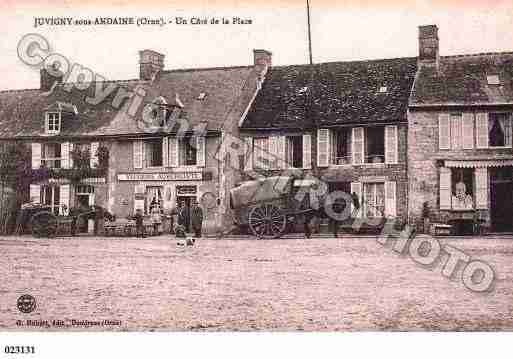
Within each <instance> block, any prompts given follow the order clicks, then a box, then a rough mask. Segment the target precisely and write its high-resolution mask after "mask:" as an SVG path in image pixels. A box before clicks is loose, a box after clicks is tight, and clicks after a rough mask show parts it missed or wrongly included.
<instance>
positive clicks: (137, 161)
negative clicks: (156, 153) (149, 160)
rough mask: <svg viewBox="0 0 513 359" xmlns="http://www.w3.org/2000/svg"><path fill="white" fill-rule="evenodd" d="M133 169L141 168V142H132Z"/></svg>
mask: <svg viewBox="0 0 513 359" xmlns="http://www.w3.org/2000/svg"><path fill="white" fill-rule="evenodd" d="M133 151H134V168H143V141H134V142H133Z"/></svg>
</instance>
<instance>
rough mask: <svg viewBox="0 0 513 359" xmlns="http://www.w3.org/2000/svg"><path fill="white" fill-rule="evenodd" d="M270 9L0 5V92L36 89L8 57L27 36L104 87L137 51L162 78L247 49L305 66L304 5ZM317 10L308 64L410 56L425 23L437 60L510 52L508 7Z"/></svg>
mask: <svg viewBox="0 0 513 359" xmlns="http://www.w3.org/2000/svg"><path fill="white" fill-rule="evenodd" d="M272 1H273V0H268V1H267V2H266V3H265V4H264V5H260V6H258V7H257V6H256V5H248V4H247V3H241V2H239V1H236V0H224V2H223V4H222V5H219V4H218V5H216V4H215V3H214V2H212V1H208V0H205V1H203V2H202V3H200V2H197V3H196V5H194V6H191V5H176V4H175V6H172V5H169V4H163V3H160V4H154V5H153V4H152V0H147V1H145V2H143V3H144V5H130V6H127V5H122V3H121V4H119V5H118V6H116V7H112V6H106V5H100V4H94V5H90V6H87V5H71V4H68V5H67V6H65V5H60V6H59V7H57V6H51V5H44V4H41V5H14V2H13V3H10V4H7V3H4V4H3V7H2V5H1V0H0V11H1V13H0V29H1V33H2V36H1V37H0V74H1V76H0V90H2V89H18V88H37V87H39V72H37V71H35V70H34V69H32V68H30V67H28V66H26V65H24V64H23V63H21V61H19V59H18V58H17V55H16V48H17V44H18V41H19V40H20V39H21V37H22V36H23V35H25V34H27V33H31V32H32V33H38V34H41V35H43V36H45V37H46V38H47V39H48V41H49V42H50V44H51V45H52V47H53V50H54V51H57V52H59V53H61V54H64V55H66V56H67V57H68V58H69V59H70V60H71V61H74V62H79V63H80V64H82V65H84V66H87V67H90V68H91V69H93V70H94V71H95V72H97V73H100V74H102V75H104V76H105V77H106V78H108V79H130V78H137V76H138V64H137V62H138V51H139V50H141V49H144V48H150V49H154V50H157V51H159V52H162V53H164V54H165V55H166V59H165V63H166V69H174V68H191V67H210V66H233V65H249V64H251V63H252V61H253V60H252V49H253V48H265V49H268V50H270V51H272V52H273V63H274V64H275V65H284V64H297V63H306V62H307V59H308V53H307V40H306V39H307V37H306V10H305V2H306V0H305V1H302V0H289V1H288V2H281V3H272ZM320 1H323V0H311V8H312V35H313V54H314V62H324V61H342V60H364V59H378V58H391V57H405V56H416V55H417V27H418V25H425V24H437V25H438V26H439V27H440V42H441V54H442V55H452V54H464V53H477V52H491V51H512V50H513V1H511V0H509V1H502V0H495V1H492V2H488V3H485V2H484V1H483V2H482V4H479V2H480V0H471V1H470V3H471V4H472V5H466V4H465V1H463V0H447V1H443V0H438V1H436V3H435V5H433V3H432V2H429V1H424V0H416V1H410V2H408V4H406V3H401V2H400V1H398V0H387V1H388V3H386V2H381V3H379V5H376V4H374V5H372V4H371V2H372V1H371V2H369V1H368V0H367V1H368V2H367V4H362V3H355V2H354V0H352V1H348V0H345V2H344V3H342V1H344V0H341V1H338V2H336V0H332V1H331V0H329V1H330V3H326V2H324V3H321V2H320ZM324 1H326V0H324ZM449 1H451V3H450V4H449V3H448V2H449ZM183 3H184V4H186V2H183ZM6 4H7V5H6ZM467 4H468V3H467ZM45 16H50V17H52V16H53V17H56V16H69V17H73V18H83V17H86V18H94V17H96V16H166V17H169V18H174V17H175V16H183V17H192V16H197V17H201V16H207V17H214V16H218V17H220V16H226V17H230V18H231V17H232V16H239V17H241V18H251V19H252V20H253V25H195V26H194V25H175V24H172V25H168V26H166V27H163V28H161V27H136V26H121V27H117V26H97V27H94V26H89V27H77V26H72V27H68V26H63V27H41V28H34V17H45Z"/></svg>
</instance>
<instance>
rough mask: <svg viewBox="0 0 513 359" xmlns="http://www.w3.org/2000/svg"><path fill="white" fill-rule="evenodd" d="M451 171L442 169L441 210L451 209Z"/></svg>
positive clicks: (445, 168)
mask: <svg viewBox="0 0 513 359" xmlns="http://www.w3.org/2000/svg"><path fill="white" fill-rule="evenodd" d="M451 181H452V179H451V169H450V168H447V167H442V168H440V209H445V210H448V209H451Z"/></svg>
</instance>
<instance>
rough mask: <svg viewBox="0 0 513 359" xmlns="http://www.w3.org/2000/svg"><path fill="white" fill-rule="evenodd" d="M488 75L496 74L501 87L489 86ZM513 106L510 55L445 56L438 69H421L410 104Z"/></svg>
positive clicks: (511, 60) (511, 61) (512, 72)
mask: <svg viewBox="0 0 513 359" xmlns="http://www.w3.org/2000/svg"><path fill="white" fill-rule="evenodd" d="M488 75H499V79H500V81H501V85H489V84H488V81H487V76H488ZM508 103H509V104H513V52H509V53H486V54H476V55H462V56H446V57H441V58H440V65H439V69H438V71H437V69H436V68H435V67H427V66H422V67H421V68H420V69H419V74H418V77H417V79H416V80H415V86H414V89H413V91H412V96H411V98H410V105H411V106H413V107H415V106H436V105H438V106H440V105H442V106H444V105H490V104H508Z"/></svg>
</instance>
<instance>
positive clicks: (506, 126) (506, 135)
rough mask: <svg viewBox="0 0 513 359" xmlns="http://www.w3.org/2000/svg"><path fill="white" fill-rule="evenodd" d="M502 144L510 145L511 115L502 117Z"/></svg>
mask: <svg viewBox="0 0 513 359" xmlns="http://www.w3.org/2000/svg"><path fill="white" fill-rule="evenodd" d="M504 145H505V146H506V147H511V115H510V117H508V118H506V119H504Z"/></svg>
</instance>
